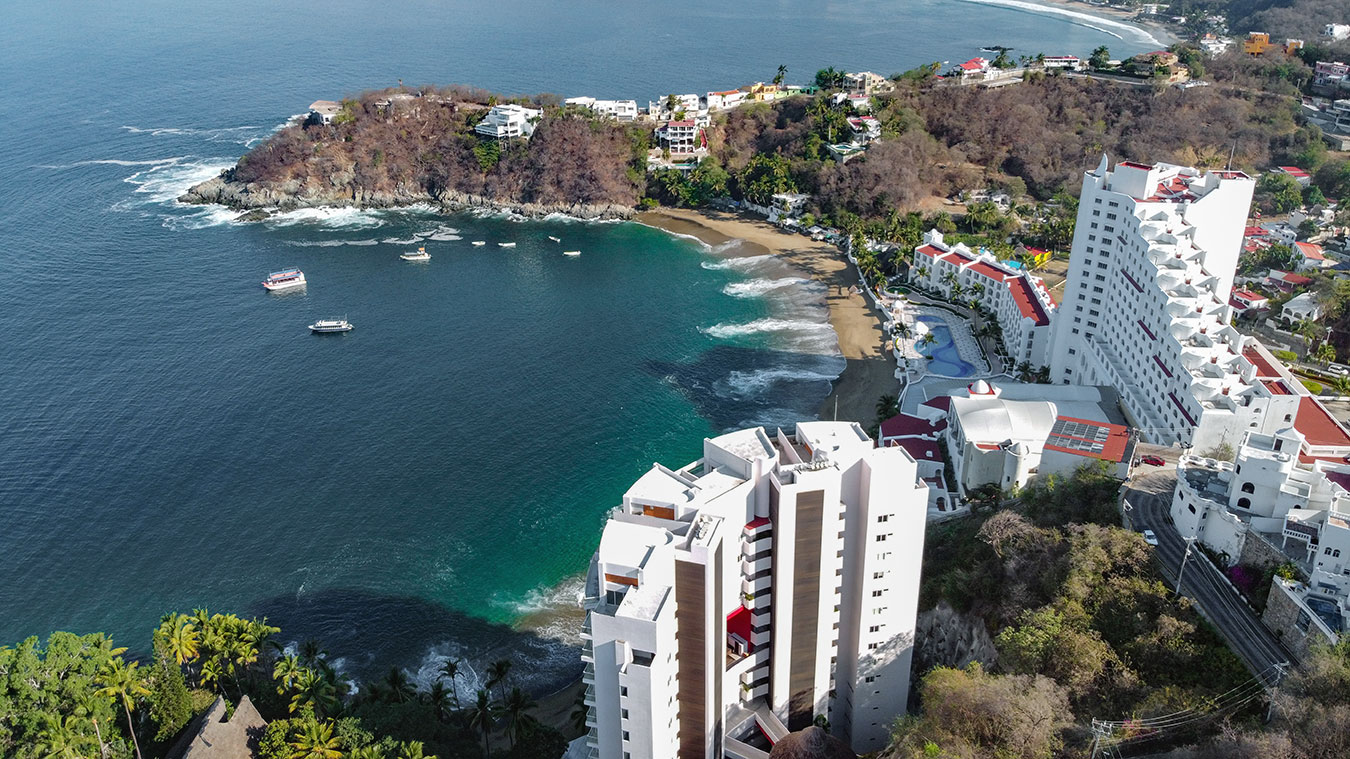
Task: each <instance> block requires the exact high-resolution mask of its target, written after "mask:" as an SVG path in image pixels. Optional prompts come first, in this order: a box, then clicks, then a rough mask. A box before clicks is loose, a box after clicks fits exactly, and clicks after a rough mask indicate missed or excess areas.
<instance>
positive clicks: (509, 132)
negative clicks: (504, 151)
mask: <svg viewBox="0 0 1350 759" xmlns="http://www.w3.org/2000/svg"><path fill="white" fill-rule="evenodd" d="M543 115H544V112H543V111H542V110H540V109H538V108H526V107H525V106H523V105H516V104H514V103H510V104H507V105H494V106H492V108H491V110H489V111H488V113H487V116H486V117H485V118H484V119H483V120H482V121H480V122H479V123H478V126H476V127H474V131H475V132H477V133H478V134H481V135H483V136H484V137H491V138H492V139H494V140H509V139H515V138H522V139H529V137H530V135H532V134H534V125H535V124H536V123H538V121H539V118H540V117H541V116H543Z"/></svg>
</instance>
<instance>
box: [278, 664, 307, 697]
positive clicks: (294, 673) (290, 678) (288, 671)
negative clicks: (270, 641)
mask: <svg viewBox="0 0 1350 759" xmlns="http://www.w3.org/2000/svg"><path fill="white" fill-rule="evenodd" d="M303 671H304V667H301V666H300V660H299V659H297V658H296V657H294V656H283V657H281V658H280V659H277V663H276V666H275V667H273V668H272V679H273V680H278V681H280V682H278V683H277V694H278V695H280V694H282V693H285V692H286V691H288V690H290V689H291V688H294V687H295V681H296V680H297V679H299V677H300V673H301V672H303Z"/></svg>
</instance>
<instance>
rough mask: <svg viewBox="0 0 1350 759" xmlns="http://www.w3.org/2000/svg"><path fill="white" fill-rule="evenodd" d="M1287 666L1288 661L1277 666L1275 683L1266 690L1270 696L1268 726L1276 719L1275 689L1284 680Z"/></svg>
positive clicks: (1267, 714) (1267, 710) (1267, 709)
mask: <svg viewBox="0 0 1350 759" xmlns="http://www.w3.org/2000/svg"><path fill="white" fill-rule="evenodd" d="M1287 666H1289V662H1287V661H1282V662H1280V663H1279V664H1276V665H1275V682H1274V683H1272V684H1271V686H1270V687H1269V688H1266V691H1267V693H1269V694H1270V704H1269V705H1268V706H1266V724H1270V720H1271V719H1273V718H1274V717H1275V688H1276V686H1278V685H1279V684H1280V681H1281V680H1283V679H1284V668H1285V667H1287Z"/></svg>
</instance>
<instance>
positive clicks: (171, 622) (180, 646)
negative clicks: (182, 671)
mask: <svg viewBox="0 0 1350 759" xmlns="http://www.w3.org/2000/svg"><path fill="white" fill-rule="evenodd" d="M154 637H155V647H156V648H160V647H162V648H163V649H164V651H165V652H166V653H168V655H169V656H171V657H173V660H174V661H175V662H177V663H178V664H179V666H181V665H183V664H187V663H188V662H190V661H192V660H193V659H196V658H197V652H198V649H199V644H200V643H201V637H202V636H201V633H199V632H198V631H197V626H196V625H195V624H193V622H192V618H191V617H189V616H187V615H186V614H169V615H167V616H165V617H164V619H163V621H161V622H160V624H159V629H158V630H156V631H155V636H154Z"/></svg>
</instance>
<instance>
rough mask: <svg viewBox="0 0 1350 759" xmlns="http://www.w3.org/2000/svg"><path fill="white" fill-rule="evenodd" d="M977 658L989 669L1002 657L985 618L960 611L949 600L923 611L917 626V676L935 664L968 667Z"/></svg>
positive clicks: (915, 648) (915, 629) (915, 657)
mask: <svg viewBox="0 0 1350 759" xmlns="http://www.w3.org/2000/svg"><path fill="white" fill-rule="evenodd" d="M976 661H977V662H979V663H980V664H982V665H984V667H985V668H986V669H987V668H989V667H992V666H994V664H995V663H996V662H997V661H998V651H997V650H996V649H995V648H994V640H993V639H992V638H991V637H989V631H988V630H987V629H986V628H985V626H984V620H983V619H980V618H979V617H977V616H974V615H972V614H960V613H958V612H957V611H956V610H955V609H953V608H952V607H951V606H949V605H948V604H947V602H946V601H940V602H938V605H937V606H936V607H934V608H933V609H930V610H928V611H925V612H922V613H920V614H919V618H918V621H917V623H916V624H915V627H914V664H913V671H914V674H915V675H916V676H917V675H921V674H923V673H924V672H927V671H928V670H930V669H932V668H933V667H964V666H966V665H967V664H970V663H971V662H976Z"/></svg>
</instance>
